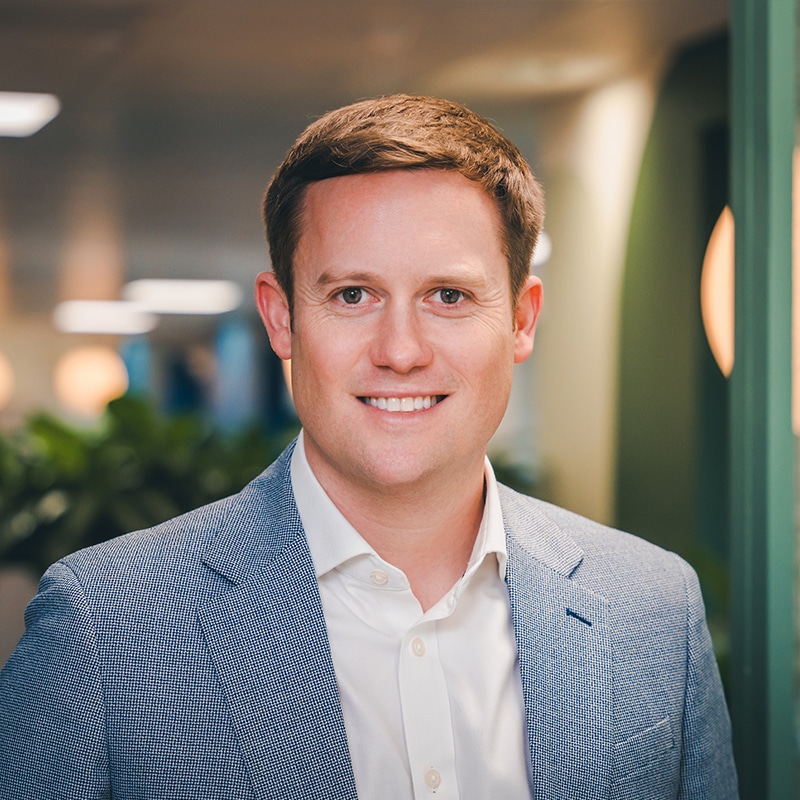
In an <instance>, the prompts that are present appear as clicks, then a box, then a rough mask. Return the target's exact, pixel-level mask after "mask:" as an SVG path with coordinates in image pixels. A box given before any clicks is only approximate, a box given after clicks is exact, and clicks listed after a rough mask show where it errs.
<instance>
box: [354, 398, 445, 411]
mask: <svg viewBox="0 0 800 800" xmlns="http://www.w3.org/2000/svg"><path fill="white" fill-rule="evenodd" d="M445 397H447V395H445V394H423V395H416V396H414V397H359V398H358V399H359V400H360V401H361V402H362V403H364V405H367V406H372V407H373V408H379V409H380V410H381V411H389V412H401V413H403V412H405V413H408V412H409V411H423V410H424V409H428V408H432V407H433V406H435V405H436V404H437V403H440V402H441V401H442V400H444V399H445Z"/></svg>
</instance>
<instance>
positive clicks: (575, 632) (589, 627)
mask: <svg viewBox="0 0 800 800" xmlns="http://www.w3.org/2000/svg"><path fill="white" fill-rule="evenodd" d="M501 497H502V501H503V502H502V504H503V512H504V516H505V519H506V531H507V541H508V567H507V583H508V592H509V598H510V602H511V613H512V618H513V622H514V629H515V633H516V637H517V647H518V652H519V661H520V674H521V678H522V689H523V697H524V701H525V712H526V718H527V723H528V741H529V746H530V755H531V766H532V775H533V789H534V797H535V798H541V799H542V800H545V798H546V800H559V798H562V799H563V800H572V798H576V797H580V798H587V800H588V799H589V798H605V797H608V793H609V790H610V779H611V756H612V745H613V740H612V724H613V717H612V712H613V708H612V698H613V691H612V690H613V687H612V662H611V650H610V644H609V637H608V629H607V624H606V601H605V600H604V599H603V598H602V597H600V596H598V595H596V594H595V593H593V592H591V591H589V590H587V589H586V588H584V587H582V586H580V585H579V584H577V583H576V582H575V581H573V580H571V579H570V575H571V574H572V573H573V572H574V570H575V569H576V568H577V566H578V565H579V564H580V562H581V560H582V557H583V554H582V551H581V550H580V548H579V547H578V546H577V545H576V544H575V543H574V542H573V541H572V540H571V539H570V538H569V537H567V536H566V535H565V534H564V533H563V532H562V531H561V530H560V528H558V526H557V525H555V523H554V522H552V521H551V520H550V519H549V518H548V517H547V515H546V513H545V512H544V511H543V510H542V506H541V505H539V504H535V505H534V504H531V503H530V501H527V500H526V502H525V503H524V504H523V503H521V502H520V501H519V500H518V499H516V498H515V497H514V496H513V495H511V494H510V493H508V492H504V493H503V494H502V495H501Z"/></svg>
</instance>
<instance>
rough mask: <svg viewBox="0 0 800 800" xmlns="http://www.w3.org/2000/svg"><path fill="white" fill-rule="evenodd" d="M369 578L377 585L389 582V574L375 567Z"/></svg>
mask: <svg viewBox="0 0 800 800" xmlns="http://www.w3.org/2000/svg"><path fill="white" fill-rule="evenodd" d="M369 579H370V580H371V581H372V582H373V583H374V584H375V585H376V586H385V585H386V584H387V583H388V582H389V576H388V575H387V574H386V573H385V572H384V571H383V570H382V569H374V570H372V572H370V574H369Z"/></svg>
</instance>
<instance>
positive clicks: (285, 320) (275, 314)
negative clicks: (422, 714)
mask: <svg viewBox="0 0 800 800" xmlns="http://www.w3.org/2000/svg"><path fill="white" fill-rule="evenodd" d="M256 307H257V308H258V313H259V314H260V315H261V321H262V322H263V323H264V327H265V328H266V329H267V334H268V335H269V343H270V344H271V345H272V349H273V350H274V351H275V354H276V355H277V356H278V358H282V359H284V361H285V360H287V359H290V358H291V357H292V319H291V315H290V313H289V303H288V302H287V300H286V295H285V294H284V293H283V289H281V287H280V286H278V281H277V280H275V276H274V275H273V274H272V273H271V272H260V273H259V274H258V277H257V278H256Z"/></svg>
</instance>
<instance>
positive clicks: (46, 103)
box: [0, 92, 61, 137]
mask: <svg viewBox="0 0 800 800" xmlns="http://www.w3.org/2000/svg"><path fill="white" fill-rule="evenodd" d="M59 111H61V103H60V102H59V100H58V98H57V97H56V96H55V95H52V94H32V93H30V92H0V136H17V137H21V136H32V135H33V134H34V133H36V131H39V130H41V129H42V128H43V127H44V126H45V125H47V123H48V122H50V120H52V119H54V118H55V117H56V116H57V115H58V112H59Z"/></svg>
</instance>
